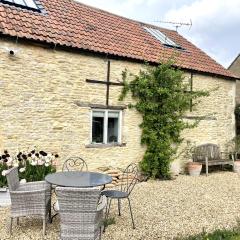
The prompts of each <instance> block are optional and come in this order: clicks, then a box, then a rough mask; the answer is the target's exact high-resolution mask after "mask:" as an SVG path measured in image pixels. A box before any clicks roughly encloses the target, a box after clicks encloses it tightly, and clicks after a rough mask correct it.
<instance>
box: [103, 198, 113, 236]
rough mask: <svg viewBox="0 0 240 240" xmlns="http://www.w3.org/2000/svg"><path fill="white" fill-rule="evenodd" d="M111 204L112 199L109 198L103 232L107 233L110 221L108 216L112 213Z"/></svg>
mask: <svg viewBox="0 0 240 240" xmlns="http://www.w3.org/2000/svg"><path fill="white" fill-rule="evenodd" d="M111 203H112V199H111V198H110V200H109V199H108V198H107V207H106V213H105V220H104V222H105V223H104V226H103V232H105V230H106V223H107V220H108V215H109V212H110V207H111Z"/></svg>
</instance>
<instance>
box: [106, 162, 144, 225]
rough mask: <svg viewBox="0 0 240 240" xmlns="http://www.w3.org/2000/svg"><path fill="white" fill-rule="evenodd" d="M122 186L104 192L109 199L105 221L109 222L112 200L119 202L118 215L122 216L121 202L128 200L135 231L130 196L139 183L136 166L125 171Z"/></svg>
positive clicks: (131, 166) (132, 165) (130, 166)
mask: <svg viewBox="0 0 240 240" xmlns="http://www.w3.org/2000/svg"><path fill="white" fill-rule="evenodd" d="M120 180H121V181H120V183H121V184H120V185H119V186H118V188H117V189H113V190H104V191H102V195H104V196H106V197H107V209H106V215H105V221H106V220H107V218H108V216H109V212H110V208H111V203H112V199H116V200H118V213H119V216H121V200H123V199H127V200H128V204H129V210H130V214H131V219H132V226H133V229H135V223H134V219H133V213H132V207H131V202H130V198H129V197H130V194H131V192H132V190H133V189H134V187H135V185H136V183H137V182H138V181H139V171H138V167H137V165H136V164H130V165H129V166H128V167H127V168H126V169H125V171H124V172H123V174H122V176H121V177H120Z"/></svg>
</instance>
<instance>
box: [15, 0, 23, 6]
mask: <svg viewBox="0 0 240 240" xmlns="http://www.w3.org/2000/svg"><path fill="white" fill-rule="evenodd" d="M14 3H16V4H20V5H23V6H24V5H25V2H24V1H23V0H14Z"/></svg>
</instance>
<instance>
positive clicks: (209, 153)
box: [192, 143, 221, 162]
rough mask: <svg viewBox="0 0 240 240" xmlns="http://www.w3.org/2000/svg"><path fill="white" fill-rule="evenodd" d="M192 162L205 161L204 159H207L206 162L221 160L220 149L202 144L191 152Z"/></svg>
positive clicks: (213, 145)
mask: <svg viewBox="0 0 240 240" xmlns="http://www.w3.org/2000/svg"><path fill="white" fill-rule="evenodd" d="M192 157H193V161H194V162H197V161H205V158H206V157H208V160H209V161H211V160H219V159H221V151H220V147H219V146H218V145H216V144H211V143H207V144H203V145H200V146H197V147H196V148H195V149H194V152H193V156H192Z"/></svg>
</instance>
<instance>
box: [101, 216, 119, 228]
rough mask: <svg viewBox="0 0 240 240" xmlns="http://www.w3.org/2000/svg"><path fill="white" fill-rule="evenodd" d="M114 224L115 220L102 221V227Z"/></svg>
mask: <svg viewBox="0 0 240 240" xmlns="http://www.w3.org/2000/svg"><path fill="white" fill-rule="evenodd" d="M113 224H116V221H115V218H108V219H105V220H104V221H103V225H104V227H107V226H110V225H113Z"/></svg>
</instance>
